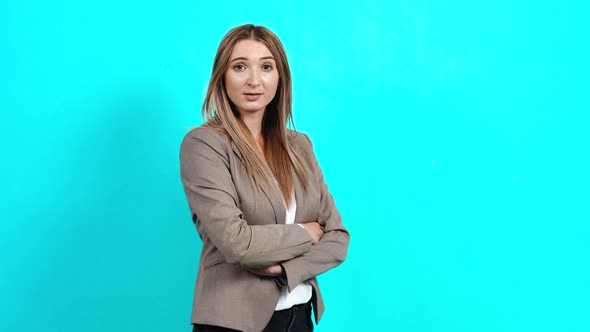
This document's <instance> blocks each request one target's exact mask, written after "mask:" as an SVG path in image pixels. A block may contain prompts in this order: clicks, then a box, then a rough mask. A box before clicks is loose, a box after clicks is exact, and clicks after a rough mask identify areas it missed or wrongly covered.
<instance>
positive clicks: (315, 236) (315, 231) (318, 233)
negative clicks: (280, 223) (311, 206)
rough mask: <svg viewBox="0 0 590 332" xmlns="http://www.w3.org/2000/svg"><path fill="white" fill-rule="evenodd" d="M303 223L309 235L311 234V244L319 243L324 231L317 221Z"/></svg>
mask: <svg viewBox="0 0 590 332" xmlns="http://www.w3.org/2000/svg"><path fill="white" fill-rule="evenodd" d="M301 225H303V228H305V230H306V231H307V233H308V234H309V236H311V244H316V243H318V242H319V241H320V239H321V238H322V235H324V231H323V230H322V227H321V226H320V224H319V223H318V222H317V221H311V222H306V223H304V224H301Z"/></svg>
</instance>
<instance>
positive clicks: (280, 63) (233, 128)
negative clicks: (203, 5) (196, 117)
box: [202, 24, 312, 207]
mask: <svg viewBox="0 0 590 332" xmlns="http://www.w3.org/2000/svg"><path fill="white" fill-rule="evenodd" d="M248 39H249V40H255V41H258V42H261V43H263V44H264V45H265V46H266V47H267V48H268V50H269V51H270V52H271V54H272V55H273V57H274V58H275V62H276V65H277V70H278V72H279V83H278V86H277V92H276V94H275V97H274V98H273V100H272V101H271V102H270V103H269V104H268V105H267V107H266V110H265V112H264V116H263V119H262V137H263V138H264V141H265V144H264V155H262V154H261V153H260V150H259V149H258V147H257V143H256V142H255V140H254V138H253V137H252V134H251V133H250V131H249V130H248V127H246V125H245V123H244V122H243V121H242V119H241V116H240V113H239V112H238V111H237V109H236V108H235V106H234V105H233V103H232V102H231V100H230V99H229V97H228V95H227V91H226V89H225V81H224V74H225V72H226V71H227V69H228V67H229V64H230V56H231V54H232V52H233V49H234V47H235V45H236V44H237V42H238V41H240V40H248ZM291 99H292V92H291V72H290V69H289V64H288V62H287V55H286V53H285V49H284V47H283V44H282V43H281V41H280V40H279V38H278V37H277V36H276V35H275V34H274V33H273V32H272V31H270V30H268V29H267V28H265V27H262V26H255V25H252V24H246V25H241V26H238V27H236V28H234V29H232V30H230V31H229V32H228V33H227V34H226V35H225V36H224V37H223V39H222V40H221V42H220V44H219V47H218V48H217V53H216V55H215V61H214V63H213V71H212V73H211V79H210V80H209V87H208V89H207V95H206V96H205V101H204V102H203V109H202V116H203V118H204V120H205V121H206V123H205V124H204V126H206V127H210V128H212V129H215V130H217V131H218V132H220V133H224V134H226V135H228V136H229V138H230V140H231V141H232V142H234V143H235V144H236V146H237V148H238V150H239V151H240V154H241V155H242V161H243V163H244V165H245V167H246V171H247V173H248V177H249V179H250V184H251V185H252V187H253V188H254V189H255V191H256V192H259V186H260V184H261V182H262V181H264V182H266V183H268V184H270V185H271V186H272V183H273V182H274V180H273V177H274V179H276V181H277V184H278V186H279V189H280V191H281V194H282V196H283V200H284V201H285V203H286V204H287V207H289V206H290V202H291V199H290V197H291V193H292V191H293V187H294V179H293V174H292V171H291V166H293V169H294V170H295V174H296V175H297V177H298V178H299V181H300V183H301V185H302V187H303V190H304V191H306V190H307V186H308V181H309V180H310V179H311V177H312V174H311V172H310V170H309V169H308V167H307V166H306V165H305V163H304V162H303V158H302V156H301V153H300V152H299V150H298V149H297V148H296V147H295V145H294V142H293V139H292V138H291V137H288V135H287V133H288V131H287V122H288V121H289V122H290V123H291V124H292V125H293V127H294V122H293V116H292V113H291Z"/></svg>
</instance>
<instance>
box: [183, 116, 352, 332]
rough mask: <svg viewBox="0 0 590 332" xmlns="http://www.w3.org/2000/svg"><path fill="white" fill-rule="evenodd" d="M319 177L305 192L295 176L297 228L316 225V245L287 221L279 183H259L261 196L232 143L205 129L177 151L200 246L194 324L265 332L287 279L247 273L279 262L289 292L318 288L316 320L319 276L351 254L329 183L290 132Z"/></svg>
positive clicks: (306, 143)
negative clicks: (319, 235)
mask: <svg viewBox="0 0 590 332" xmlns="http://www.w3.org/2000/svg"><path fill="white" fill-rule="evenodd" d="M289 135H290V137H292V139H294V142H295V145H296V146H297V147H298V148H299V149H301V151H302V152H303V157H304V159H305V162H306V163H307V165H308V166H309V168H310V170H311V171H312V172H313V173H314V174H315V177H316V180H315V181H311V184H310V186H309V188H308V190H307V193H305V194H304V192H303V189H302V187H301V184H300V183H299V180H298V178H297V176H296V175H295V172H294V171H293V176H294V182H295V186H294V187H295V199H296V200H297V210H296V215H295V223H303V222H308V221H318V222H319V223H320V224H321V225H322V226H323V228H324V235H323V237H322V238H321V240H320V241H319V243H317V244H315V245H312V244H311V237H310V236H309V235H308V234H307V232H306V231H305V230H304V229H303V228H302V227H300V226H298V225H295V224H293V225H287V224H285V214H286V211H285V206H284V204H283V200H282V198H281V194H280V191H279V188H278V187H277V186H276V184H273V185H272V186H271V185H268V184H265V185H262V186H261V189H262V190H261V195H260V196H259V198H258V201H256V200H257V199H256V198H255V197H256V194H255V193H254V192H253V191H252V188H251V186H250V183H249V180H248V176H247V173H246V169H245V167H244V165H243V164H242V161H241V156H240V153H239V151H238V149H237V147H236V146H235V144H234V143H231V142H230V140H229V138H228V137H227V136H225V135H220V134H218V133H217V132H215V131H213V130H211V129H209V128H204V127H198V128H195V129H193V130H192V131H190V132H189V133H188V134H187V135H186V136H185V137H184V139H183V141H182V144H181V149H180V167H181V177H182V183H183V185H184V190H185V193H186V197H187V200H188V204H189V207H190V211H191V215H192V220H193V222H194V223H195V225H196V228H197V231H198V233H199V236H200V238H201V240H202V241H203V249H202V251H201V258H200V263H199V270H198V274H197V281H196V286H195V291H194V301H193V309H192V315H191V322H192V323H193V324H194V323H199V324H210V325H218V326H223V327H227V328H232V329H236V330H240V331H246V332H260V331H262V329H263V328H264V327H265V326H266V324H267V323H268V322H269V320H270V318H271V316H272V314H273V312H274V309H275V306H276V304H277V301H278V298H279V294H280V287H281V285H282V284H284V283H285V280H284V278H283V279H279V278H273V277H261V276H258V275H256V274H253V273H251V272H249V271H248V270H247V269H249V268H262V267H267V266H270V265H273V264H276V263H281V264H282V266H283V267H284V270H285V272H286V276H287V278H286V279H287V280H286V284H287V285H288V287H289V290H290V291H291V290H292V289H293V288H294V287H295V286H297V285H298V284H299V283H301V282H303V281H309V283H310V284H311V285H312V287H313V296H312V304H313V308H314V312H315V321H316V323H318V322H319V320H320V318H321V316H322V313H323V312H324V303H323V300H322V295H321V293H320V288H319V285H318V282H317V280H316V278H315V277H316V276H317V275H319V274H321V273H323V272H325V271H327V270H329V269H331V268H333V267H335V266H337V265H338V264H340V263H341V262H342V261H343V260H344V258H345V257H346V251H347V248H348V242H349V239H350V235H349V233H348V231H347V230H346V229H345V228H344V226H343V225H342V219H341V217H340V213H339V212H338V210H337V209H336V206H335V205H334V200H333V198H332V196H331V195H330V193H329V192H328V188H327V186H326V184H325V183H324V177H323V174H322V171H321V170H320V167H319V164H318V162H317V160H316V158H315V155H314V153H313V148H312V144H311V141H310V140H309V138H308V137H307V135H305V134H302V133H297V132H295V131H289Z"/></svg>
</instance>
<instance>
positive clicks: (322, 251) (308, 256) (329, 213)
mask: <svg viewBox="0 0 590 332" xmlns="http://www.w3.org/2000/svg"><path fill="white" fill-rule="evenodd" d="M303 135H304V137H305V138H306V139H307V142H308V143H309V150H310V152H309V154H310V158H311V159H312V165H311V167H312V170H313V172H314V174H315V176H316V178H317V179H318V180H319V183H320V209H319V212H318V216H317V222H319V223H320V225H321V226H322V227H323V228H324V235H323V236H322V238H321V239H320V241H319V242H318V243H316V244H315V245H313V246H312V247H311V250H309V251H308V252H306V253H305V254H303V255H302V256H299V257H296V258H293V259H291V260H288V261H286V262H282V263H281V265H282V266H283V268H284V270H285V274H286V277H287V280H286V283H287V286H288V287H289V292H290V291H292V290H293V288H295V287H296V286H297V285H298V284H300V283H301V282H304V281H306V280H308V279H311V278H313V277H315V276H317V275H319V274H321V273H324V272H326V271H327V270H329V269H332V268H334V267H336V266H337V265H339V264H340V263H342V262H343V261H344V259H345V258H346V252H347V250H348V243H349V241H350V234H349V232H348V230H347V229H346V228H344V226H343V225H342V217H341V216H340V213H339V212H338V209H336V205H335V203H334V198H333V197H332V195H331V194H330V192H328V186H327V185H326V183H325V182H324V175H323V173H322V170H321V169H320V166H319V163H318V161H317V159H316V157H315V154H314V152H313V145H312V143H311V140H310V139H309V137H308V136H307V135H305V134H303Z"/></svg>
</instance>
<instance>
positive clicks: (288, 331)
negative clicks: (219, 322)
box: [193, 301, 313, 332]
mask: <svg viewBox="0 0 590 332" xmlns="http://www.w3.org/2000/svg"><path fill="white" fill-rule="evenodd" d="M311 331H313V323H312V321H311V301H310V302H307V303H305V304H298V305H294V306H292V307H291V308H289V309H285V310H278V311H275V312H274V314H273V315H272V317H271V318H270V321H269V322H268V324H267V325H266V327H265V328H264V330H262V332H311ZM193 332H237V331H236V330H232V329H228V328H226V327H221V326H213V325H202V324H194V325H193Z"/></svg>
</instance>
